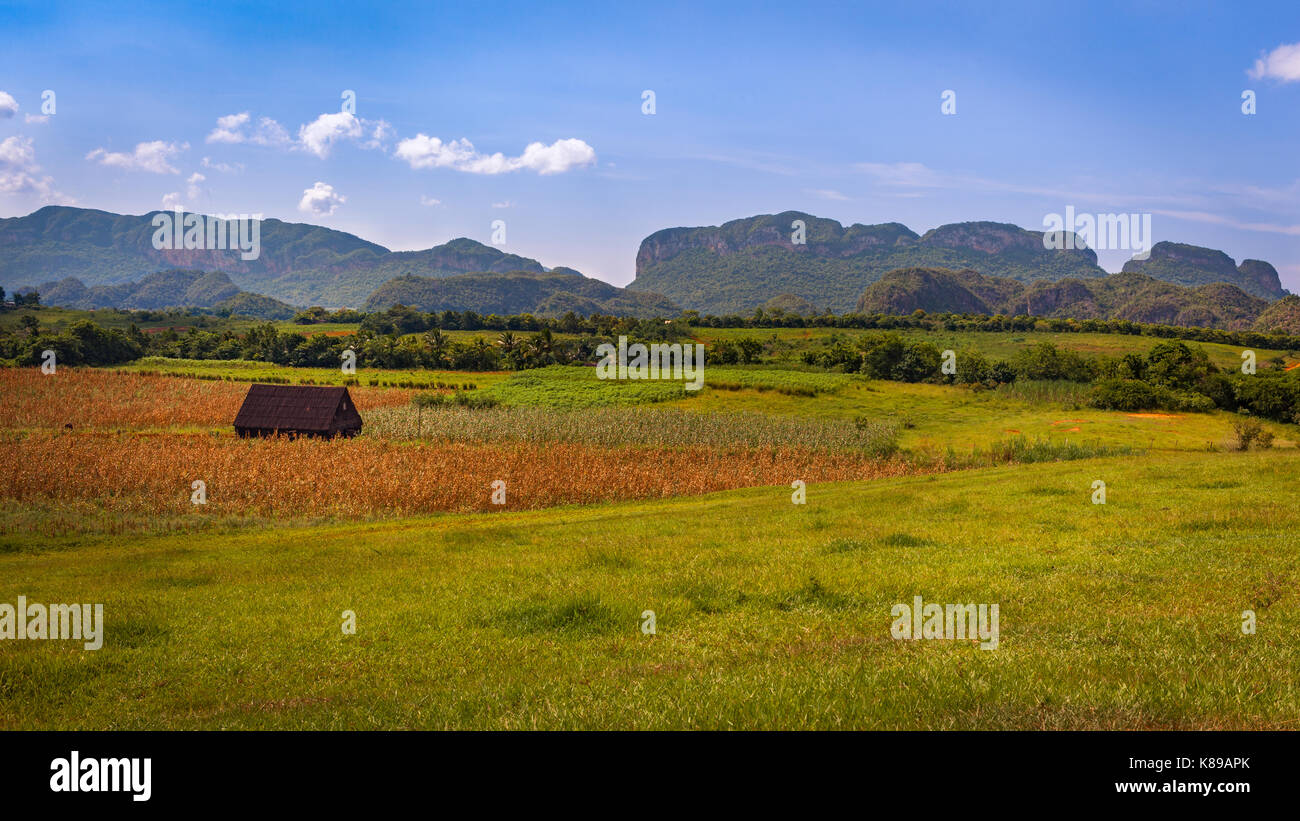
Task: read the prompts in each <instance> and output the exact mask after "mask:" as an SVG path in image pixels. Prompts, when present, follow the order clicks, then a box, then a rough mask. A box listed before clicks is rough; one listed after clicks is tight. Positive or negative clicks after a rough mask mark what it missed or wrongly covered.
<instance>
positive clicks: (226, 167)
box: [200, 157, 244, 174]
mask: <svg viewBox="0 0 1300 821" xmlns="http://www.w3.org/2000/svg"><path fill="white" fill-rule="evenodd" d="M200 165H202V166H203V167H204V168H208V169H211V170H213V171H220V172H221V173H222V174H238V173H239V172H241V171H243V170H244V164H243V163H242V162H237V163H225V162H213V161H212V160H210V159H208V158H207V157H204V158H203V162H201V163H200Z"/></svg>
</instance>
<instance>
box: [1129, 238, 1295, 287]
mask: <svg viewBox="0 0 1300 821" xmlns="http://www.w3.org/2000/svg"><path fill="white" fill-rule="evenodd" d="M1123 270H1124V271H1125V272H1131V273H1137V274H1146V275H1147V276H1151V277H1155V278H1156V279H1163V280H1164V281H1166V282H1173V283H1175V284H1177V285H1208V284H1209V283H1211V282H1227V283H1229V284H1231V285H1236V286H1237V287H1238V288H1241V289H1242V290H1243V291H1246V292H1247V293H1251V294H1254V295H1255V296H1258V297H1263V298H1264V299H1280V298H1281V297H1283V296H1285V295H1286V291H1284V290H1283V289H1282V282H1281V280H1280V279H1279V278H1278V275H1277V269H1275V268H1274V267H1273V266H1272V265H1269V264H1268V263H1267V262H1263V261H1261V260H1258V259H1248V260H1244V261H1243V262H1242V263H1241V265H1237V264H1236V263H1235V262H1233V261H1232V257H1230V256H1228V255H1227V254H1225V253H1223V252H1222V251H1216V250H1214V249H1213V248H1202V247H1200V246H1198V245H1184V244H1183V243H1181V242H1157V243H1156V244H1155V245H1153V246H1151V256H1150V258H1148V259H1145V260H1138V259H1131V260H1129V261H1128V262H1126V263H1124V268H1123Z"/></svg>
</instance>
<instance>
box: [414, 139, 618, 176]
mask: <svg viewBox="0 0 1300 821" xmlns="http://www.w3.org/2000/svg"><path fill="white" fill-rule="evenodd" d="M394 156H396V157H397V158H398V159H400V160H404V161H406V163H407V164H408V165H410V166H411V168H416V169H421V168H451V169H454V170H456V171H464V172H466V173H470V174H506V173H509V172H512V171H520V170H524V169H527V170H530V171H536V172H537V173H538V174H562V173H564V172H565V171H569V170H571V169H573V168H578V167H581V166H584V165H591V164H592V163H594V162H595V161H596V152H595V150H594V149H593V148H592V147H591V146H589V145H587V144H586V143H585V142H583V141H582V140H577V139H567V140H556V141H555V142H553V143H551V144H550V145H544V144H542V143H529V145H528V147H526V148H525V149H524V153H522V154H520V155H519V156H518V157H507V156H506V155H504V154H502V153H501V152H497V153H495V154H482V153H480V152H479V151H477V150H476V149H475V148H474V145H473V143H471V142H470V141H469V140H465V139H461V140H452V141H451V142H443V141H442V140H440V139H439V138H437V137H430V136H428V135H426V134H417V135H416V136H414V137H410V138H408V139H405V140H402V141H401V142H399V143H398V144H397V150H396V151H395V152H394Z"/></svg>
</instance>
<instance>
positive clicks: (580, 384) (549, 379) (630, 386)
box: [484, 365, 695, 408]
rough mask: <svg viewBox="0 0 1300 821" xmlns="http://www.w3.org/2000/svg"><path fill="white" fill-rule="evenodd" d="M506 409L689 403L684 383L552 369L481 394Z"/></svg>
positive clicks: (521, 373)
mask: <svg viewBox="0 0 1300 821" xmlns="http://www.w3.org/2000/svg"><path fill="white" fill-rule="evenodd" d="M484 393H485V395H487V396H489V397H491V398H493V399H496V400H497V401H499V402H501V403H502V404H505V405H533V406H540V407H549V408H599V407H611V406H616V405H644V404H653V403H656V402H668V401H672V400H680V399H689V398H690V397H692V396H694V395H695V394H694V392H692V391H688V390H686V388H685V382H684V381H680V380H679V381H669V380H658V381H650V380H630V379H629V380H618V379H599V378H597V376H596V369H595V368H591V367H572V366H566V365H551V366H550V367H547V368H536V369H533V370H527V371H519V372H516V373H513V374H511V375H510V377H509V378H507V379H505V380H503V381H500V382H497V383H496V384H494V385H492V386H490V387H489V388H487V389H486V390H485V391H484Z"/></svg>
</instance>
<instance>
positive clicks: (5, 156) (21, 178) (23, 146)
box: [0, 137, 75, 205]
mask: <svg viewBox="0 0 1300 821" xmlns="http://www.w3.org/2000/svg"><path fill="white" fill-rule="evenodd" d="M40 170H41V167H40V166H39V165H37V163H36V149H35V148H34V147H33V146H32V139H31V137H8V138H6V139H5V140H4V141H3V142H0V194H28V195H33V196H35V197H37V198H38V199H40V200H41V201H42V202H49V203H63V204H67V205H71V204H72V203H74V202H75V200H73V199H72V198H71V197H68V196H66V195H64V194H62V193H61V192H59V191H55V190H54V180H53V178H51V177H48V176H45V175H42V174H40Z"/></svg>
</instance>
